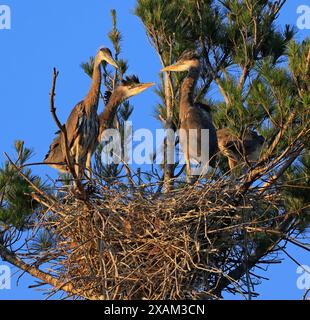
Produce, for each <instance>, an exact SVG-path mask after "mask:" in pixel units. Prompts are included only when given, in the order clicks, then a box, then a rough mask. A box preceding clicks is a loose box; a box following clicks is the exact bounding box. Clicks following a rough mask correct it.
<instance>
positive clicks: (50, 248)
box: [0, 0, 310, 299]
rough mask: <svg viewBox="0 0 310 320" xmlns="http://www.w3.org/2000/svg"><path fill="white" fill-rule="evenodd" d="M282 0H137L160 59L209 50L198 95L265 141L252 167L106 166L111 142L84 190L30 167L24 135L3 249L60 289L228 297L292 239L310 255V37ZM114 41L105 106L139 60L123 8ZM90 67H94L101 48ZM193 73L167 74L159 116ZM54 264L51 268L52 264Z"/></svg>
mask: <svg viewBox="0 0 310 320" xmlns="http://www.w3.org/2000/svg"><path fill="white" fill-rule="evenodd" d="M284 4H285V1H284V0H277V1H257V0H255V1H254V0H243V1H240V0H222V1H216V0H195V1H192V0H137V4H136V8H135V13H136V15H137V16H138V17H139V18H140V19H141V21H142V23H143V25H144V27H145V30H146V33H147V37H148V39H149V41H150V43H151V45H152V46H153V47H154V48H155V50H156V52H157V54H158V57H159V59H160V62H161V64H162V66H163V67H165V66H167V65H171V64H173V63H174V62H176V61H177V60H178V59H179V57H180V56H181V54H182V53H183V52H184V50H188V49H191V50H195V51H197V52H198V53H199V55H200V57H201V63H202V72H201V75H200V79H199V82H198V85H197V88H196V91H195V100H196V102H201V103H207V104H209V105H210V106H211V109H212V115H213V119H214V123H215V126H216V128H217V129H220V128H229V129H230V130H231V131H232V132H233V133H234V134H235V135H237V136H238V137H239V138H240V139H242V136H243V135H244V134H245V133H246V132H247V131H248V130H255V131H257V132H259V133H260V134H261V135H262V136H263V137H264V138H265V140H266V143H265V145H264V149H263V151H262V153H261V155H260V158H259V160H258V161H257V162H256V163H254V164H252V163H245V170H246V171H244V172H245V173H244V172H242V171H240V172H237V173H236V174H237V178H236V176H235V175H230V174H227V159H226V158H225V157H223V156H219V164H218V167H217V168H216V169H214V170H212V171H211V172H210V173H209V174H208V175H207V176H206V177H203V178H202V179H201V180H200V181H198V183H197V184H195V185H188V184H186V183H185V182H184V180H185V179H184V176H185V175H184V170H183V168H180V166H179V165H178V163H177V164H175V165H168V164H167V163H166V161H164V162H163V163H162V164H161V165H159V166H157V165H156V164H155V161H154V164H153V165H152V168H151V169H150V170H147V169H145V168H143V167H142V168H138V169H136V170H134V168H131V167H129V166H128V165H126V163H125V162H124V163H123V164H122V165H117V164H113V163H112V164H108V165H107V164H105V163H103V162H102V157H101V156H102V150H103V146H100V147H99V148H98V150H97V152H96V154H95V163H94V168H93V171H94V173H95V178H94V179H92V180H90V181H88V185H87V187H86V188H88V189H87V190H86V194H87V198H85V199H80V198H78V197H77V195H76V193H75V191H74V188H72V186H70V185H69V186H68V184H70V177H67V178H68V180H66V184H65V186H61V187H59V186H57V185H56V186H54V185H51V186H50V189H49V191H47V190H46V187H45V186H42V182H41V180H40V179H39V178H38V177H36V176H33V175H32V172H31V170H30V169H25V167H24V165H25V164H26V162H27V161H28V159H29V156H30V154H31V152H30V150H28V149H26V148H24V147H23V145H22V143H20V142H19V143H17V144H16V150H17V154H18V159H17V161H16V162H15V163H12V161H8V162H7V163H6V164H5V166H4V168H3V169H2V170H1V171H0V192H1V199H2V200H1V202H0V204H1V206H0V222H1V224H0V235H1V237H0V255H1V256H2V257H3V258H4V259H5V260H7V261H9V262H11V263H12V264H15V265H17V266H18V267H19V268H20V269H22V270H25V271H27V272H29V273H30V274H32V275H34V276H35V277H37V278H38V279H40V280H41V281H42V282H40V283H39V285H42V284H44V283H48V284H51V285H52V286H53V288H54V289H53V291H52V293H53V292H56V291H58V289H59V288H61V289H62V290H64V291H66V292H67V293H68V294H69V295H75V296H77V297H82V298H86V299H141V298H149V299H185V298H186V299H218V298H220V297H222V296H223V293H224V292H229V293H232V294H236V293H240V294H242V295H243V296H244V297H246V298H248V299H251V298H252V297H255V296H257V295H258V293H257V292H256V291H255V287H256V285H258V284H259V283H260V279H261V277H260V276H258V275H257V274H256V271H255V270H256V269H255V268H256V267H259V266H260V265H261V264H265V265H267V266H268V265H269V264H271V263H273V262H275V261H277V254H278V253H279V252H281V251H283V250H284V251H285V248H286V244H287V243H288V242H290V243H292V244H294V245H297V246H299V247H302V248H304V249H305V250H308V251H309V248H308V247H307V246H306V245H305V244H304V243H302V241H301V240H300V236H301V235H305V234H306V232H307V229H308V227H309V223H310V214H309V205H310V203H309V192H308V190H309V171H310V154H309V132H310V125H309V124H310V121H309V120H310V119H309V111H310V108H309V105H310V104H309V100H310V90H309V89H310V88H309V84H310V79H309V77H310V70H309V68H310V40H309V39H305V40H304V41H303V42H301V43H298V42H297V41H296V40H295V34H296V30H295V29H294V28H292V27H290V26H285V28H284V29H283V30H281V29H280V28H279V27H278V26H277V18H278V16H279V14H280V12H281V9H282V7H283V5H284ZM109 38H110V40H111V43H112V44H113V47H114V50H115V59H116V60H117V61H118V63H119V65H120V67H121V68H120V71H119V72H115V73H111V72H110V71H109V70H108V68H107V66H106V65H104V73H103V78H104V80H105V81H104V85H105V88H106V92H105V93H103V92H102V94H101V97H102V99H101V100H102V103H103V104H106V102H107V100H108V99H109V97H110V94H111V92H112V91H113V90H114V88H115V86H117V85H118V84H119V83H120V81H121V80H122V78H123V75H124V74H125V73H126V72H127V69H128V64H127V61H126V60H123V59H121V58H120V55H121V54H122V46H121V40H122V34H121V32H120V30H118V27H117V16H116V12H115V11H112V31H111V32H110V33H109ZM82 69H83V71H84V72H85V73H86V74H87V75H89V76H91V74H92V70H93V58H90V60H89V62H87V63H83V64H82ZM183 77H184V76H183V75H180V74H170V73H166V74H164V75H163V74H161V75H160V84H159V86H158V87H157V89H156V93H157V95H158V97H159V101H160V103H159V104H158V105H156V106H155V117H156V118H157V119H158V120H159V121H160V122H161V123H162V126H163V127H164V128H166V129H172V130H174V131H176V130H177V128H178V127H179V125H180V124H179V96H180V87H181V83H182V80H183ZM215 93H216V94H215ZM214 96H215V97H214ZM133 109H134V108H133V106H132V105H131V104H130V103H129V102H128V101H125V102H124V103H123V104H122V106H121V107H120V109H119V111H118V114H117V117H116V119H115V126H116V127H118V128H119V129H120V132H121V134H122V137H125V121H127V120H128V119H129V118H130V116H131V114H132V112H133ZM123 144H126V141H123ZM166 145H167V140H166V141H165V143H164V146H163V149H164V150H165V146H166ZM154 159H155V155H154ZM24 230H34V231H35V237H32V238H31V246H29V250H28V252H27V255H26V258H24V256H23V255H21V254H20V252H18V251H17V252H14V251H12V250H11V249H12V244H13V242H14V239H16V237H14V235H15V234H16V232H18V231H24ZM27 244H28V242H27ZM27 259H28V260H29V259H32V262H33V265H34V267H31V268H30V264H29V261H28V260H27ZM44 263H50V266H52V267H53V268H52V269H51V270H52V271H49V272H48V273H45V272H43V271H42V269H41V265H42V264H44ZM258 288H259V287H258Z"/></svg>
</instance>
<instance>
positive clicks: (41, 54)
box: [0, 0, 310, 299]
mask: <svg viewBox="0 0 310 320" xmlns="http://www.w3.org/2000/svg"><path fill="white" fill-rule="evenodd" d="M135 2H136V1H135V0H126V1H125V0H92V1H86V0H75V1H73V0H67V1H63V0H44V1H40V0H27V1H21V0H2V1H1V3H0V4H6V5H9V6H10V7H11V10H12V29H11V30H9V31H3V30H0V43H1V53H0V57H1V59H0V108H1V109H0V110H1V118H0V119H1V125H0V162H3V156H2V153H3V151H6V152H9V153H10V152H12V144H13V141H14V140H16V139H21V140H24V141H25V144H26V146H28V147H32V148H33V149H34V151H35V157H34V158H33V161H38V162H41V161H42V159H43V157H44V155H45V153H46V152H47V150H48V146H49V144H50V142H51V140H52V139H53V133H54V132H55V131H56V127H55V124H54V122H53V120H52V117H51V115H50V112H49V91H50V86H51V79H52V68H53V67H54V66H55V67H57V68H58V70H59V71H60V77H59V81H58V88H57V97H56V105H57V106H58V115H59V117H60V118H61V119H62V120H63V121H65V119H66V117H67V116H68V114H69V112H70V111H71V109H72V107H73V106H74V105H75V103H77V102H78V101H80V100H81V99H82V98H83V97H84V96H85V94H86V92H87V90H88V86H89V84H90V79H89V78H88V77H87V76H86V75H85V74H84V73H83V72H82V70H81V68H80V63H81V62H82V61H85V60H87V59H88V58H89V57H90V56H92V55H94V54H95V53H96V51H97V49H98V48H99V47H100V46H101V45H106V46H110V44H109V41H108V39H107V36H106V34H107V32H108V31H109V30H110V28H111V18H110V10H111V9H112V8H115V9H116V10H117V12H118V23H119V28H120V29H121V31H122V33H123V55H124V57H125V58H126V59H128V61H129V65H130V69H129V73H135V74H138V75H139V77H140V79H141V80H142V81H158V79H159V78H158V74H159V70H160V64H159V61H158V59H157V56H156V54H155V53H154V51H153V49H152V48H151V47H150V46H149V44H148V41H147V39H146V36H145V31H144V29H143V26H142V24H141V23H140V21H139V20H138V18H137V17H135V16H134V15H133V8H134V6H135ZM306 2H307V1H306V0H301V1H292V0H288V4H287V5H286V6H285V8H284V10H283V12H282V15H281V17H280V21H279V23H280V24H281V25H284V24H286V23H289V24H293V25H295V24H296V20H297V14H296V9H297V7H298V6H299V5H304V4H305V3H306ZM309 35H310V30H303V31H300V32H299V35H298V39H299V40H302V39H303V38H304V37H309ZM156 101H157V96H156V95H155V94H154V93H153V92H152V91H151V90H148V91H147V92H145V93H143V94H142V95H140V96H138V97H135V98H134V99H132V104H133V105H134V106H135V112H134V115H133V119H132V120H133V123H134V126H135V128H136V129H137V128H144V127H147V128H151V129H154V128H156V127H159V126H160V125H159V124H158V123H157V122H156V121H155V120H154V119H153V118H152V114H153V111H154V105H155V104H156ZM100 108H102V106H101V107H100ZM100 110H101V109H100ZM35 170H36V173H38V174H40V175H41V176H45V175H46V174H49V175H55V172H54V171H53V170H51V169H47V168H36V169H35ZM290 253H292V254H293V255H294V257H295V258H297V259H298V260H299V261H300V262H301V263H302V264H308V265H310V258H309V255H308V256H306V253H305V252H304V251H301V250H297V249H296V248H293V247H290ZM283 258H284V262H283V264H281V265H274V266H272V268H270V269H269V270H268V271H267V272H263V271H259V274H261V275H262V276H264V277H268V278H270V279H271V280H270V281H263V283H262V285H261V286H260V287H259V288H258V291H259V292H261V297H260V298H263V299H299V298H300V297H301V296H302V294H303V292H302V291H301V290H298V289H297V288H296V280H297V274H296V265H295V264H294V263H293V262H291V261H290V260H289V259H287V258H285V256H283ZM0 264H1V262H0ZM17 279H18V277H17V276H14V277H13V283H12V286H13V288H12V290H10V291H3V290H0V299H14V298H16V299H44V296H43V295H42V293H41V292H37V291H34V290H30V289H28V288H27V286H28V285H29V284H32V283H33V280H34V279H31V278H30V277H29V276H24V277H23V278H22V279H21V281H20V283H19V286H18V287H17V286H16V280H17ZM229 298H232V297H230V296H229Z"/></svg>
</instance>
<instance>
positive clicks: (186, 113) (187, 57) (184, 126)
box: [162, 51, 218, 177]
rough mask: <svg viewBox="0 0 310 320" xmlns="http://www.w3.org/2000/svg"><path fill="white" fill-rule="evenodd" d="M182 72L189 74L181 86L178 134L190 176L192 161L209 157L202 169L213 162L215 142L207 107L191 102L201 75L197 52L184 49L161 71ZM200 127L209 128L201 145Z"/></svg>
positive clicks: (214, 133)
mask: <svg viewBox="0 0 310 320" xmlns="http://www.w3.org/2000/svg"><path fill="white" fill-rule="evenodd" d="M184 71H187V72H188V73H187V76H186V78H185V79H184V81H183V83H182V86H181V89H180V110H179V129H180V132H181V133H183V134H180V137H179V138H180V145H181V148H182V150H183V152H184V154H185V161H186V168H187V177H190V175H191V165H190V161H191V160H194V161H195V162H201V159H205V160H208V161H207V163H200V164H201V165H202V166H203V167H204V168H206V167H207V166H208V165H211V166H214V165H215V155H216V153H217V151H218V144H217V135H216V129H215V127H214V125H213V121H212V117H211V112H210V108H209V107H208V106H206V105H204V104H201V103H195V102H194V92H195V88H196V84H197V81H198V79H199V76H200V60H199V56H198V54H197V53H196V52H193V51H186V52H185V53H183V55H182V56H181V58H180V59H179V61H178V62H176V63H175V64H173V65H171V66H168V67H166V68H164V69H163V70H162V72H184ZM203 130H209V141H208V143H207V144H204V141H203V139H202V132H203ZM191 132H193V133H194V135H195V139H193V138H192V135H191ZM195 133H196V134H195ZM202 144H203V145H202Z"/></svg>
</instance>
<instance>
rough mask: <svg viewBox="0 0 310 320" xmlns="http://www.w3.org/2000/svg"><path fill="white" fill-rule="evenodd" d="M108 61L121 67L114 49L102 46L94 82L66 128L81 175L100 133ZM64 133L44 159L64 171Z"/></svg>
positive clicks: (73, 112)
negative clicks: (103, 77) (100, 106)
mask: <svg viewBox="0 0 310 320" xmlns="http://www.w3.org/2000/svg"><path fill="white" fill-rule="evenodd" d="M103 61H106V62H107V63H109V64H110V65H112V66H114V67H115V68H118V65H117V63H116V61H115V60H114V59H113V58H112V53H111V51H110V50H109V49H108V48H101V49H100V50H99V52H98V53H97V55H96V57H95V61H94V70H93V75H92V84H91V87H90V90H89V92H88V94H87V96H86V98H85V99H84V100H82V101H81V102H79V103H78V104H77V105H76V106H75V107H74V109H73V110H72V112H71V114H70V116H69V118H68V120H67V122H66V130H67V137H68V147H69V151H70V156H71V157H72V160H73V161H74V164H75V172H76V175H77V177H79V178H81V177H82V176H83V173H84V169H85V165H86V163H89V162H90V160H89V159H90V158H91V155H92V150H93V149H94V145H95V144H96V141H97V137H98V134H99V119H98V115H97V111H98V102H99V95H100V87H101V64H102V62H103ZM63 140H64V139H63V136H62V134H61V133H59V134H58V136H57V137H56V139H55V140H54V141H53V143H52V144H51V146H50V150H49V152H48V154H47V155H46V157H45V160H44V162H45V163H47V164H49V165H50V166H51V167H53V168H56V169H57V170H59V171H61V172H68V171H69V170H68V165H67V164H68V161H67V159H66V157H65V154H66V152H65V147H66V146H65V143H64V141H63Z"/></svg>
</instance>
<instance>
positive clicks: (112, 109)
mask: <svg viewBox="0 0 310 320" xmlns="http://www.w3.org/2000/svg"><path fill="white" fill-rule="evenodd" d="M123 100H124V96H123V94H122V93H121V92H118V91H117V90H114V92H113V93H112V95H111V97H110V100H109V102H108V104H107V105H106V106H105V108H104V110H103V112H102V113H101V114H100V115H99V121H100V137H101V134H102V132H103V131H104V130H106V129H109V128H111V127H112V125H113V121H114V118H115V116H116V112H117V108H118V106H119V105H120V104H121V103H122V101H123Z"/></svg>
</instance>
